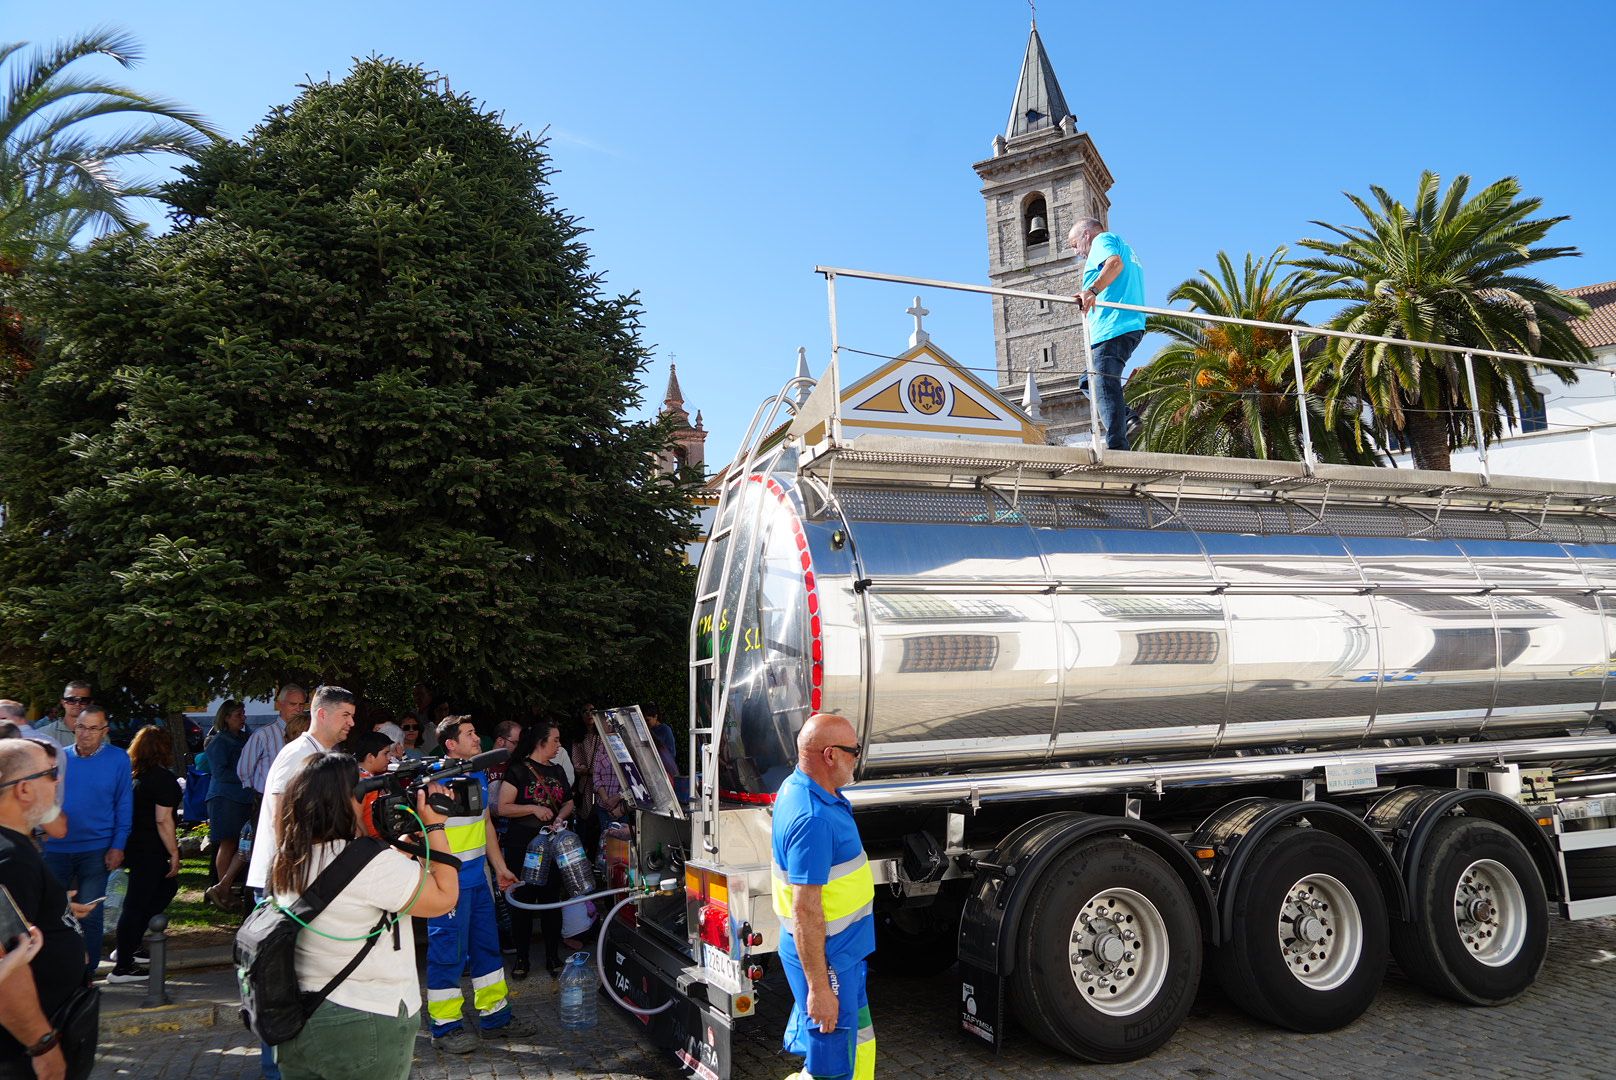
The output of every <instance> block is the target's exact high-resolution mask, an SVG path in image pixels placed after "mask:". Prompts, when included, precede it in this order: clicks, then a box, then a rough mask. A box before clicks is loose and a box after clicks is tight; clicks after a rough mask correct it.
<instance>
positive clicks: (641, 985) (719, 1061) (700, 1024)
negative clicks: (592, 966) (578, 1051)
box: [605, 923, 731, 1080]
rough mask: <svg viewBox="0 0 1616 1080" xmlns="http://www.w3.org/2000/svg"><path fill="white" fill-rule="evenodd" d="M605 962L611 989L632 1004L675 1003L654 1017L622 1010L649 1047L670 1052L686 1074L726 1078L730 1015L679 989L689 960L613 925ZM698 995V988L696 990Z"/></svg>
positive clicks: (715, 1079)
mask: <svg viewBox="0 0 1616 1080" xmlns="http://www.w3.org/2000/svg"><path fill="white" fill-rule="evenodd" d="M605 961H606V978H607V979H608V980H609V982H610V984H611V987H612V989H613V990H614V991H616V993H617V994H618V996H619V997H621V998H623V999H624V1000H625V1001H627V1002H629V1003H630V1004H631V1005H634V1006H636V1007H638V1008H641V1009H654V1008H656V1007H657V1006H658V1005H661V1004H663V1003H664V1002H666V1001H668V1000H670V999H671V1000H672V1001H673V1005H672V1006H671V1007H670V1008H667V1009H664V1010H663V1011H661V1012H659V1013H657V1014H656V1015H655V1016H639V1015H637V1014H635V1013H631V1012H629V1011H628V1010H626V1009H622V1010H620V1011H621V1012H622V1014H623V1015H624V1016H626V1017H628V1018H629V1019H630V1020H633V1021H635V1022H637V1023H638V1024H639V1025H640V1026H641V1028H642V1030H643V1031H644V1032H645V1036H646V1038H648V1039H650V1041H651V1043H652V1045H654V1046H655V1047H656V1048H657V1049H659V1050H665V1051H668V1052H670V1053H671V1054H672V1055H673V1057H674V1059H675V1060H676V1061H677V1062H678V1064H679V1065H680V1067H681V1068H683V1069H684V1071H685V1073H686V1074H688V1075H691V1076H698V1077H700V1078H701V1080H729V1077H730V1023H731V1021H730V1018H729V1017H728V1016H726V1015H724V1014H723V1013H721V1012H718V1011H717V1010H715V1009H713V1008H712V1007H711V1006H709V1005H707V1003H706V1002H704V1001H700V1000H698V999H697V998H695V997H692V996H691V995H689V994H685V993H683V992H681V991H680V990H679V974H680V972H682V971H683V970H684V969H685V968H686V967H688V966H689V960H688V959H685V958H684V957H681V956H680V955H679V954H678V953H676V952H674V951H673V950H671V949H668V948H666V947H665V946H663V945H662V944H660V943H659V942H655V941H652V940H650V939H649V938H648V937H647V936H645V935H643V934H638V933H636V932H634V931H633V930H629V929H627V928H626V927H624V926H622V925H621V924H620V923H613V924H612V926H611V928H610V929H609V930H608V931H607V934H606V956H605ZM696 993H697V994H700V993H702V991H701V990H700V989H698V990H697V991H696ZM606 1000H608V1001H611V998H610V997H609V996H608V997H607V999H606ZM613 1005H616V1002H613Z"/></svg>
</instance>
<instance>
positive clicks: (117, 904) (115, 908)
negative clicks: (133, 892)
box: [88, 866, 129, 926]
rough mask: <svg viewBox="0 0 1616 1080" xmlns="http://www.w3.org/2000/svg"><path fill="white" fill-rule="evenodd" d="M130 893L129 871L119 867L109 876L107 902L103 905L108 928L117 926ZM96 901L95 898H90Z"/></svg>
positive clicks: (104, 918) (104, 919) (105, 923)
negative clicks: (124, 901) (124, 899)
mask: <svg viewBox="0 0 1616 1080" xmlns="http://www.w3.org/2000/svg"><path fill="white" fill-rule="evenodd" d="M128 891H129V871H128V870H126V869H125V868H123V867H121V866H120V867H118V869H116V870H114V871H113V872H112V873H110V874H108V875H107V892H106V897H107V901H106V903H105V904H104V905H102V909H101V910H102V912H103V914H102V916H101V918H102V922H103V925H106V926H117V925H118V916H120V915H122V914H123V898H124V895H125V894H126V893H127V892H128ZM88 899H90V900H94V899H95V897H93V896H91V897H88Z"/></svg>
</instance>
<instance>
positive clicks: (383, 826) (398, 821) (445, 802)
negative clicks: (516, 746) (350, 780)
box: [354, 748, 511, 846]
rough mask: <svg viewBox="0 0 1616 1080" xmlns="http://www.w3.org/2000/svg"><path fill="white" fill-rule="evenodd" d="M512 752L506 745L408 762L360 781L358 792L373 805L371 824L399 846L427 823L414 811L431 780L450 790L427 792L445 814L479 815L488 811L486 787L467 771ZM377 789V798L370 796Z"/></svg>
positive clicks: (355, 791) (431, 782)
mask: <svg viewBox="0 0 1616 1080" xmlns="http://www.w3.org/2000/svg"><path fill="white" fill-rule="evenodd" d="M510 756H511V752H510V751H509V750H506V749H503V748H501V749H499V750H490V751H488V753H486V754H478V755H477V756H476V757H470V758H441V759H438V760H433V761H407V762H404V763H402V764H401V765H399V767H398V768H396V769H394V770H392V771H391V772H385V773H382V774H380V775H379V776H372V777H368V778H367V779H364V780H361V781H359V786H358V787H357V788H355V789H354V794H355V795H356V796H358V798H359V801H360V802H361V803H362V804H365V805H367V806H368V808H369V814H370V822H369V824H371V825H372V826H374V828H375V830H376V835H377V836H378V837H380V838H381V839H382V840H383V841H384V842H386V843H389V844H393V845H394V846H398V845H399V842H400V841H401V840H402V839H403V838H404V837H405V836H408V835H409V834H411V833H415V832H420V830H421V827H420V825H419V823H417V822H416V820H415V816H414V814H413V813H412V811H414V809H415V796H416V793H417V792H419V791H421V790H422V789H423V788H425V787H426V786H427V785H428V784H441V785H443V787H444V788H445V789H446V790H445V791H442V792H432V793H430V794H428V795H427V803H428V805H430V806H431V807H432V809H434V810H436V811H437V812H438V813H440V814H442V815H443V816H444V817H475V816H476V815H478V814H481V813H482V812H483V810H484V809H485V806H484V804H483V792H482V786H481V785H480V784H478V783H477V781H476V779H475V778H474V777H471V776H468V775H466V774H467V773H474V772H478V771H480V770H482V769H486V768H488V767H489V766H490V765H498V764H499V763H500V762H502V761H504V760H505V759H506V758H508V757H510ZM371 792H376V793H377V795H376V798H375V799H367V798H366V796H368V795H369V794H370V793H371Z"/></svg>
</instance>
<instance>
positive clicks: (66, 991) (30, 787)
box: [0, 739, 94, 1077]
mask: <svg viewBox="0 0 1616 1080" xmlns="http://www.w3.org/2000/svg"><path fill="white" fill-rule="evenodd" d="M60 764H61V762H60V760H59V757H58V755H57V750H56V747H55V746H53V745H47V744H46V743H44V742H43V741H36V740H33V739H5V740H0V885H4V886H5V887H6V889H7V890H8V891H9V892H10V893H11V897H12V899H13V900H15V901H16V902H17V908H18V910H19V911H21V912H22V916H23V918H25V919H27V920H28V923H29V925H31V926H34V927H36V928H37V929H38V932H39V934H40V938H41V941H40V948H39V952H38V953H36V954H35V955H34V958H33V959H32V960H31V961H29V964H28V967H27V968H24V969H22V970H19V971H17V972H16V973H14V974H13V975H12V976H11V977H10V978H9V979H7V980H6V984H5V987H4V994H3V998H0V1027H3V1028H4V1030H3V1031H0V1074H3V1075H6V1076H13V1075H24V1076H34V1075H37V1076H42V1077H56V1076H63V1075H65V1073H66V1071H67V1062H66V1060H65V1059H64V1057H63V1054H62V1046H61V1040H60V1035H61V1033H60V1032H58V1031H56V1030H55V1029H54V1028H53V1027H52V1025H51V1019H50V1018H51V1017H52V1016H54V1015H56V1013H57V1011H58V1010H60V1009H61V1007H62V1006H63V1005H64V1004H65V1003H66V1002H67V1000H68V998H70V997H71V996H72V995H73V992H74V991H75V990H77V989H78V988H79V987H81V986H83V985H84V939H83V938H81V937H80V936H79V932H78V928H77V926H76V924H75V923H74V920H73V916H72V913H71V911H70V909H69V907H68V901H67V892H66V890H65V889H63V887H62V882H61V880H60V879H59V878H57V877H56V876H55V875H54V874H52V873H51V871H50V870H49V869H48V868H47V867H46V865H45V862H44V860H43V859H41V858H40V856H39V852H38V851H36V850H35V849H34V842H33V840H32V839H31V838H30V836H29V833H30V832H31V831H32V830H33V829H35V828H39V827H41V826H43V825H46V824H48V823H49V822H50V821H51V819H53V818H54V817H56V816H57V814H58V813H59V812H60V808H59V807H58V805H57V801H56V795H57V784H58V783H59V780H58V777H59V772H58V768H57V767H58V766H59V765H60ZM86 899H94V897H87V898H86Z"/></svg>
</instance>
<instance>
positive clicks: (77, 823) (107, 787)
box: [45, 743, 135, 853]
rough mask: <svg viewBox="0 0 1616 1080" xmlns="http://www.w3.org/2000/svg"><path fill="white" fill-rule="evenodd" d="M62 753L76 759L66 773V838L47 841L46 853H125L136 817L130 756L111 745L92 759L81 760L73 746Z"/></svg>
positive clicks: (91, 756)
mask: <svg viewBox="0 0 1616 1080" xmlns="http://www.w3.org/2000/svg"><path fill="white" fill-rule="evenodd" d="M62 752H63V753H64V754H66V755H67V756H68V757H70V758H72V759H73V760H72V762H71V763H70V764H69V765H68V767H67V769H65V770H63V777H64V779H65V781H66V783H67V790H66V791H64V792H63V793H62V795H63V801H62V812H63V813H64V814H66V815H67V836H66V837H64V838H63V839H61V840H53V839H51V838H49V837H46V839H45V850H46V851H47V852H57V851H60V852H64V853H67V852H79V851H104V850H106V849H108V848H117V849H118V850H119V851H122V850H123V846H124V844H126V843H127V842H128V841H129V825H130V822H132V821H133V820H134V816H135V785H134V777H133V776H132V775H131V774H130V770H129V755H128V754H126V753H124V752H123V751H122V750H120V749H118V748H117V747H116V746H113V745H112V744H111V743H104V744H102V746H101V749H99V750H97V751H96V752H95V753H93V754H91V755H90V756H89V757H80V756H79V752H78V748H77V747H74V746H69V747H68V748H67V749H66V750H64V751H62Z"/></svg>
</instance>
